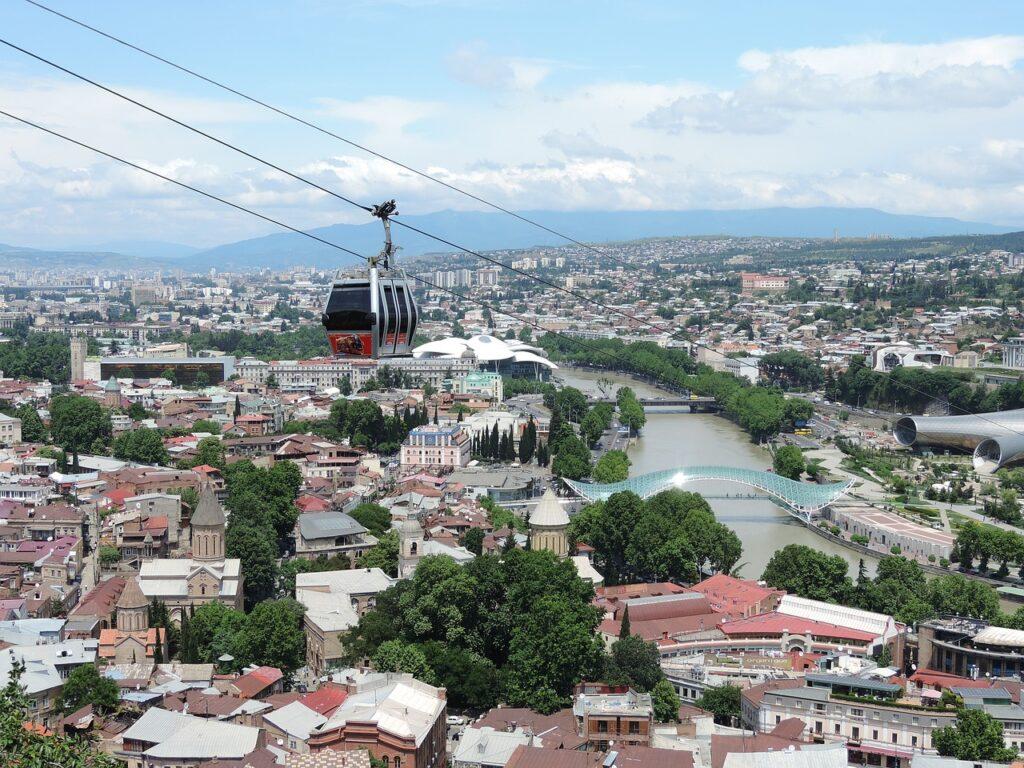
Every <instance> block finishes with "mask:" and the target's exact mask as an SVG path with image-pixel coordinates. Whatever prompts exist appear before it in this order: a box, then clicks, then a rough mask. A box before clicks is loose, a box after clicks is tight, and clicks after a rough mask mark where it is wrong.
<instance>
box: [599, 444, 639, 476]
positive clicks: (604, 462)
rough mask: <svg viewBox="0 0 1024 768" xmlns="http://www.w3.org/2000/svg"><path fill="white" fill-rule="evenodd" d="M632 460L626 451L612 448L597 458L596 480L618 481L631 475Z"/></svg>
mask: <svg viewBox="0 0 1024 768" xmlns="http://www.w3.org/2000/svg"><path fill="white" fill-rule="evenodd" d="M631 463H632V462H630V460H629V456H627V455H626V452H625V451H619V450H612V451H608V452H607V453H605V454H604V455H603V456H601V458H600V459H598V460H597V464H596V465H595V466H594V472H593V477H594V482H596V483H618V482H621V481H623V480H626V479H627V478H628V477H629V466H630V464H631Z"/></svg>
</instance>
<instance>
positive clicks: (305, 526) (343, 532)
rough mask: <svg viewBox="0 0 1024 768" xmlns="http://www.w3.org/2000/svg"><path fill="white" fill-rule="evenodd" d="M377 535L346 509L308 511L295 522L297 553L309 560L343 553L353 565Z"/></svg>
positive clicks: (298, 555) (375, 541)
mask: <svg viewBox="0 0 1024 768" xmlns="http://www.w3.org/2000/svg"><path fill="white" fill-rule="evenodd" d="M376 543H377V538H376V537H375V536H372V535H371V534H370V533H369V532H367V530H366V528H364V527H363V526H362V525H360V524H359V523H358V522H357V521H356V520H355V519H353V518H352V517H350V516H349V515H346V514H345V513H344V512H338V511H335V510H328V511H326V512H307V513H305V514H302V515H299V519H298V520H297V521H296V522H295V556H296V557H302V558H305V559H307V560H315V559H316V558H318V557H321V556H323V557H333V556H334V555H342V556H344V557H347V558H348V559H349V560H350V561H351V562H352V563H353V564H354V563H355V561H356V560H357V559H359V557H360V556H362V555H363V554H365V553H366V552H367V551H368V550H369V549H370V547H372V546H373V545H374V544H376Z"/></svg>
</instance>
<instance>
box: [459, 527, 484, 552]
mask: <svg viewBox="0 0 1024 768" xmlns="http://www.w3.org/2000/svg"><path fill="white" fill-rule="evenodd" d="M462 546H464V547H465V548H466V549H468V550H469V551H470V552H472V553H473V554H474V555H480V554H482V553H483V551H484V530H483V528H470V529H469V530H468V531H466V532H465V533H464V534H462Z"/></svg>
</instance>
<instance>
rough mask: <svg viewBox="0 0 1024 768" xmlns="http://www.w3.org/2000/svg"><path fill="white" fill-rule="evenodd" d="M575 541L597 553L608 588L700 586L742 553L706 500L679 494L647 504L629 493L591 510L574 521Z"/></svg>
mask: <svg viewBox="0 0 1024 768" xmlns="http://www.w3.org/2000/svg"><path fill="white" fill-rule="evenodd" d="M569 538H570V540H571V541H572V543H573V544H575V543H577V542H580V541H584V542H586V543H587V544H589V545H590V546H592V547H594V550H595V552H594V562H595V565H596V567H597V568H598V570H600V571H601V573H603V574H604V576H605V580H606V581H607V583H608V584H629V583H636V582H646V581H668V580H673V581H695V580H696V579H697V578H698V574H699V572H700V570H701V569H704V568H708V569H710V570H713V571H726V572H727V571H729V570H730V569H731V568H732V567H733V566H734V565H735V564H736V562H737V561H738V560H739V557H740V554H741V553H742V545H741V544H740V541H739V538H738V537H737V536H736V534H735V533H734V532H733V531H732V530H731V529H730V528H728V527H726V526H724V525H722V524H721V523H719V522H718V521H717V520H715V516H714V514H713V513H712V511H711V508H710V507H709V506H708V503H707V502H706V501H705V500H704V499H703V498H702V497H701V496H700V495H698V494H695V493H687V492H684V491H678V490H670V491H663V492H662V493H659V494H657V495H655V496H653V497H651V498H650V499H648V500H647V501H646V502H644V501H642V500H641V499H640V497H639V496H637V495H636V494H634V493H630V492H628V491H626V492H621V493H616V494H613V495H612V496H611V497H610V498H609V499H608V500H607V501H606V502H603V503H598V504H591V505H588V506H587V507H585V508H584V509H583V510H581V512H580V513H579V514H577V515H576V516H575V517H574V518H573V519H572V522H571V523H570V529H569Z"/></svg>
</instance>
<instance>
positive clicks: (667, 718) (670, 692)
mask: <svg viewBox="0 0 1024 768" xmlns="http://www.w3.org/2000/svg"><path fill="white" fill-rule="evenodd" d="M651 703H652V704H653V705H654V720H655V722H658V723H678V722H679V694H677V693H676V689H675V688H673V687H672V683H670V682H669V681H668V680H666V679H665V678H662V679H661V680H659V681H658V683H657V684H656V685H655V686H654V688H653V689H651Z"/></svg>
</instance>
